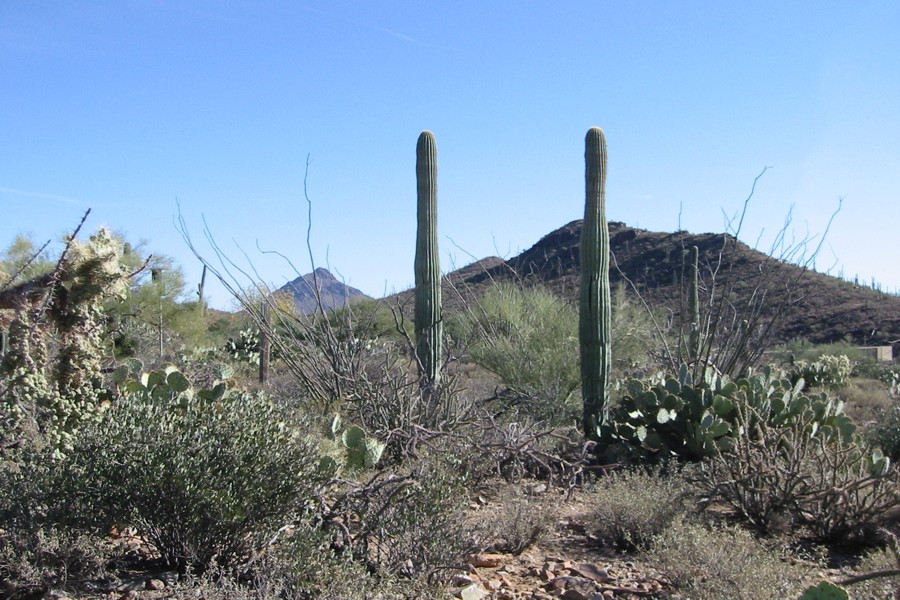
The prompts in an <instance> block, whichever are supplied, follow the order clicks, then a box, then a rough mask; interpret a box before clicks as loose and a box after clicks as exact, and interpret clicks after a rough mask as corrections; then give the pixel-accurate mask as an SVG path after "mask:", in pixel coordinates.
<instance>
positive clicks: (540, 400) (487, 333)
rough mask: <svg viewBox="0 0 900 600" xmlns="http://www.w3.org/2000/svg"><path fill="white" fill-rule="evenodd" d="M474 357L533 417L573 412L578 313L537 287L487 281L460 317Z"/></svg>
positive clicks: (568, 416) (568, 417)
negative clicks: (480, 294) (481, 295)
mask: <svg viewBox="0 0 900 600" xmlns="http://www.w3.org/2000/svg"><path fill="white" fill-rule="evenodd" d="M459 328H460V329H461V331H463V332H464V334H465V335H466V337H467V338H468V339H470V340H471V346H470V348H469V351H470V353H471V356H472V358H473V360H475V362H477V363H478V364H479V365H481V366H482V367H484V368H485V369H487V370H488V371H491V372H492V373H495V374H496V375H497V376H498V377H499V378H500V380H501V381H502V382H503V383H504V385H506V386H507V387H508V388H509V389H510V390H512V391H513V393H514V394H516V395H517V396H518V397H519V398H520V399H521V401H522V403H523V407H522V411H523V412H525V413H526V414H528V415H530V416H532V417H533V418H535V419H538V420H546V421H548V422H552V423H558V424H563V423H568V422H570V421H573V420H574V419H576V418H577V414H578V413H577V411H578V410H579V403H578V402H576V400H577V399H576V398H575V397H574V392H575V391H576V390H577V389H578V386H579V385H580V383H581V373H580V371H579V366H578V314H577V313H576V311H575V309H574V307H572V306H571V305H570V304H568V303H567V302H565V301H564V300H562V299H561V298H559V297H558V296H556V295H554V294H553V293H552V292H550V291H549V290H546V289H544V288H540V287H531V288H525V289H522V288H520V287H517V286H514V285H511V284H499V285H497V286H494V287H491V288H490V289H488V291H487V292H486V293H485V294H484V296H483V297H482V298H481V299H480V300H479V301H478V302H477V303H475V305H474V306H473V307H472V308H471V309H470V310H468V311H467V312H466V313H465V314H464V316H463V317H462V324H461V326H460V327H459Z"/></svg>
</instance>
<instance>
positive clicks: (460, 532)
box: [326, 462, 471, 577]
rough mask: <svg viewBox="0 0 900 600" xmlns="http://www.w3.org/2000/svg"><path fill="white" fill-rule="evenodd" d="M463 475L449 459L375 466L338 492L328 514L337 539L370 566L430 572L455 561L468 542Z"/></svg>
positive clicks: (401, 571) (407, 572) (388, 570)
mask: <svg viewBox="0 0 900 600" xmlns="http://www.w3.org/2000/svg"><path fill="white" fill-rule="evenodd" d="M467 505H468V496H467V494H466V487H465V480H464V479H463V478H462V475H461V474H459V472H458V471H456V470H455V469H454V468H453V466H452V465H444V464H441V463H439V462H423V463H420V464H419V465H417V466H414V467H413V468H412V469H411V470H409V471H407V472H405V473H403V474H397V473H389V472H387V471H380V472H378V473H376V474H375V475H374V476H373V477H372V478H371V479H370V480H369V481H368V482H366V483H365V484H360V485H355V486H353V487H352V488H351V489H350V490H348V491H346V492H344V493H342V494H339V495H338V499H337V501H336V502H335V503H334V504H333V506H332V507H331V509H330V511H329V514H328V515H327V519H326V520H327V523H329V524H330V525H331V526H332V527H333V528H334V531H335V532H339V533H340V534H342V535H339V537H342V538H343V539H342V540H341V541H340V542H339V543H338V545H339V546H342V547H343V548H345V549H349V550H350V551H352V554H353V556H355V557H356V558H357V559H359V560H362V561H363V562H365V563H367V564H369V566H370V568H372V569H374V570H375V571H380V572H385V573H389V574H392V575H402V576H406V577H410V576H413V575H415V574H423V575H425V576H427V577H430V576H431V575H432V574H434V573H435V572H436V570H437V569H438V568H439V567H447V566H450V565H455V564H458V563H459V561H460V559H461V558H462V556H463V555H464V554H465V553H466V552H467V551H468V550H469V548H470V546H471V543H470V540H469V539H468V536H467V533H466V527H465V521H464V517H465V509H466V507H467Z"/></svg>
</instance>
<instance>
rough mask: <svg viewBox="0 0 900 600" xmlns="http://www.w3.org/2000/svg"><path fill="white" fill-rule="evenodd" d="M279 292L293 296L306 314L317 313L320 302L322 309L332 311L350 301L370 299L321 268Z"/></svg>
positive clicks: (289, 283) (294, 281)
mask: <svg viewBox="0 0 900 600" xmlns="http://www.w3.org/2000/svg"><path fill="white" fill-rule="evenodd" d="M316 289H318V290H319V294H318V298H317V297H316V293H315V290H316ZM278 292H284V293H289V294H292V295H293V296H294V302H295V303H296V304H297V307H298V308H299V309H300V310H301V312H303V313H304V314H310V313H313V312H315V311H316V309H317V307H318V305H319V301H320V300H321V302H322V308H324V309H325V310H331V309H333V308H339V307H343V306H346V305H347V303H348V302H349V301H350V300H356V299H361V298H368V297H369V296H366V295H365V294H364V293H362V292H361V291H359V290H358V289H356V288H354V287H350V286H349V285H345V284H344V283H343V282H342V281H339V280H338V279H336V278H335V276H334V275H332V274H331V272H330V271H329V270H328V269H323V268H321V267H320V268H318V269H316V270H315V271H313V272H312V273H307V274H306V275H303V276H302V277H298V278H297V279H295V280H293V281H291V282H288V283H286V284H284V285H283V286H281V288H279V289H278Z"/></svg>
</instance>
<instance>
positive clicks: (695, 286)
mask: <svg viewBox="0 0 900 600" xmlns="http://www.w3.org/2000/svg"><path fill="white" fill-rule="evenodd" d="M699 264H700V250H699V249H698V248H697V246H693V247H692V248H691V281H690V285H689V287H688V311H689V312H690V316H691V331H690V334H689V335H688V357H689V360H690V361H691V362H694V363H696V362H697V361H698V360H700V346H701V341H700V291H699V288H700V285H699V281H700V274H699V271H700V268H699Z"/></svg>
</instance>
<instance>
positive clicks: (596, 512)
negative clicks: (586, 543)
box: [590, 470, 689, 552]
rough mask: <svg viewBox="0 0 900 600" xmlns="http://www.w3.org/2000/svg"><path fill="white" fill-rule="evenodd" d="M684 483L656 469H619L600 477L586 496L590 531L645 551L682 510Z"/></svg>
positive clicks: (610, 541) (623, 546)
mask: <svg viewBox="0 0 900 600" xmlns="http://www.w3.org/2000/svg"><path fill="white" fill-rule="evenodd" d="M688 494H689V490H688V486H687V483H686V482H685V480H684V479H682V478H681V477H680V476H678V475H669V476H664V475H661V474H660V473H659V472H658V471H655V472H649V473H648V472H646V471H643V470H633V471H621V472H616V473H612V474H610V475H609V476H607V477H604V478H603V479H601V480H600V481H599V482H598V484H597V489H596V490H595V491H593V492H592V493H591V495H590V502H591V505H592V506H593V518H592V525H591V526H590V529H591V531H592V532H593V534H594V535H595V536H596V537H597V538H598V539H599V541H600V542H601V543H603V544H604V545H607V546H612V547H614V548H617V549H619V550H625V551H629V552H630V551H635V550H646V549H647V548H648V547H649V546H650V545H651V542H652V541H653V540H654V539H655V538H656V536H658V535H660V534H661V533H662V532H663V531H665V530H666V529H668V528H669V527H670V526H671V525H672V524H673V523H674V522H675V521H676V520H678V519H679V518H680V517H681V516H683V515H684V513H685V511H686V500H687V497H688Z"/></svg>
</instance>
